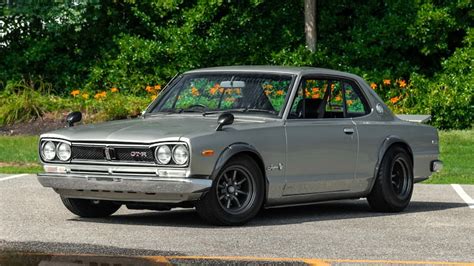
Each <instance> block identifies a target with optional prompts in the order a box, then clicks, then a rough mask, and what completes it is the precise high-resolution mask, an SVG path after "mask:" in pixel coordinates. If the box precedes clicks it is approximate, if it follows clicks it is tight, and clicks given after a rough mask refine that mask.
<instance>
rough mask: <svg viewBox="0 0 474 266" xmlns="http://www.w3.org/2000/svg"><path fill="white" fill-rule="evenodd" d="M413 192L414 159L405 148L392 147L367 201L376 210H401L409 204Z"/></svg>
mask: <svg viewBox="0 0 474 266" xmlns="http://www.w3.org/2000/svg"><path fill="white" fill-rule="evenodd" d="M412 193H413V162H412V159H411V157H410V156H409V154H408V153H407V152H406V151H405V149H403V148H401V147H399V146H395V147H392V148H390V149H389V150H388V151H387V152H386V154H385V155H384V157H383V159H382V162H381V163H380V168H379V172H378V174H377V177H376V180H375V184H374V187H373V188H372V191H371V192H370V194H369V196H368V197H367V201H368V202H369V205H370V207H371V208H372V209H374V210H375V211H383V212H399V211H402V210H404V209H405V208H406V207H407V206H408V204H409V203H410V199H411V195H412Z"/></svg>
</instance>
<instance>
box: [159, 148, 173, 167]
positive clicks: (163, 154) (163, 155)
mask: <svg viewBox="0 0 474 266" xmlns="http://www.w3.org/2000/svg"><path fill="white" fill-rule="evenodd" d="M155 157H156V160H157V161H158V163H159V164H168V163H169V162H170V161H171V149H170V147H169V146H168V145H162V146H159V147H158V148H157V149H156V151H155Z"/></svg>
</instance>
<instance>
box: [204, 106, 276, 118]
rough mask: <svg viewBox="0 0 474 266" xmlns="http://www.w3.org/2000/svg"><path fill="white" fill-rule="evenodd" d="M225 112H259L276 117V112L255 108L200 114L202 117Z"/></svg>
mask: <svg viewBox="0 0 474 266" xmlns="http://www.w3.org/2000/svg"><path fill="white" fill-rule="evenodd" d="M225 112H230V113H232V112H238V113H249V112H259V113H268V114H273V115H276V114H278V112H276V111H272V110H265V109H256V108H235V109H227V110H216V111H208V112H204V113H202V115H203V116H206V115H212V114H217V113H225Z"/></svg>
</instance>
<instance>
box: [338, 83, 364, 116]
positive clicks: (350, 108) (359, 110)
mask: <svg viewBox="0 0 474 266" xmlns="http://www.w3.org/2000/svg"><path fill="white" fill-rule="evenodd" d="M344 86H345V87H344V91H345V98H346V109H347V116H348V117H358V116H363V115H365V114H368V113H369V108H368V106H367V103H365V101H363V100H362V99H363V98H362V96H361V95H360V94H359V92H358V90H356V89H354V87H353V86H352V85H351V84H349V83H345V85H344Z"/></svg>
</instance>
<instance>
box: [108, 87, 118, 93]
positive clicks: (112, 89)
mask: <svg viewBox="0 0 474 266" xmlns="http://www.w3.org/2000/svg"><path fill="white" fill-rule="evenodd" d="M110 91H111V92H118V89H117V88H115V87H113V88H111V89H110Z"/></svg>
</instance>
